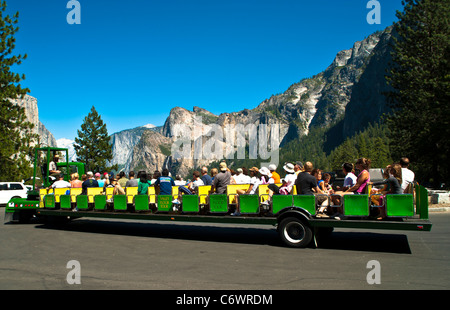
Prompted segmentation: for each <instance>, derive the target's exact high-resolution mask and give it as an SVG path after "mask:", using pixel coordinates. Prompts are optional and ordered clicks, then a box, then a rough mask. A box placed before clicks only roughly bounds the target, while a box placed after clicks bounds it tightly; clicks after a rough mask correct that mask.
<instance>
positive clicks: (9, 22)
mask: <svg viewBox="0 0 450 310" xmlns="http://www.w3.org/2000/svg"><path fill="white" fill-rule="evenodd" d="M5 12H6V2H5V1H2V2H1V3H0V167H1V169H0V180H1V181H20V180H21V179H25V178H27V177H30V176H31V175H32V167H31V165H30V162H31V161H32V157H33V155H34V154H33V150H32V148H31V145H32V144H33V143H34V142H35V140H36V139H37V135H35V134H33V133H32V130H33V127H34V125H33V124H31V123H30V122H27V120H26V116H25V109H24V108H22V107H19V106H18V105H16V104H15V103H13V102H11V99H21V98H23V96H24V95H25V94H26V93H28V92H29V89H27V88H22V87H21V85H20V84H19V83H20V82H21V81H22V80H23V79H25V75H22V76H20V75H19V74H18V73H14V72H12V71H11V67H13V66H14V65H20V64H21V63H22V60H23V59H26V55H11V54H12V53H13V50H14V48H15V41H16V40H15V38H14V35H15V33H16V32H17V31H18V30H19V27H17V26H16V25H17V23H18V18H19V13H18V12H17V13H16V14H14V15H13V17H12V18H11V17H10V16H9V15H5Z"/></svg>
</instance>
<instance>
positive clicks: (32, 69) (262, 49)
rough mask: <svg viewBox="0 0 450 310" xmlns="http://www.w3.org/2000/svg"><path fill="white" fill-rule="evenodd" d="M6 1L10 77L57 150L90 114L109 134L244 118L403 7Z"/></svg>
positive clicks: (394, 0)
mask: <svg viewBox="0 0 450 310" xmlns="http://www.w3.org/2000/svg"><path fill="white" fill-rule="evenodd" d="M368 2H369V1H368V0H342V1H331V0H316V1H303V0H296V1H294V0H289V1H288V0H276V1H272V0H258V1H256V0H228V1H216V0H207V1H204V0H191V1H187V0H184V1H181V0H180V1H178V0H164V1H162V0H157V1H155V0H130V1H119V0H107V1H106V0H79V3H80V4H81V24H79V25H76V24H75V25H69V24H68V23H67V20H66V16H67V14H68V13H69V12H70V9H67V8H66V5H67V3H68V0H45V1H30V0H7V4H8V12H9V13H15V12H16V11H19V13H20V17H19V25H18V26H19V27H20V30H19V32H18V33H17V34H16V50H15V54H18V53H20V54H23V53H27V54H28V58H27V59H26V60H25V61H24V62H23V63H22V65H20V66H17V67H14V68H13V69H14V71H15V72H18V73H21V74H22V73H24V74H25V75H26V79H25V80H24V81H23V82H22V86H25V87H28V88H29V89H30V90H31V92H30V95H32V96H34V97H36V98H37V99H38V107H39V117H40V119H41V121H42V122H43V124H44V125H45V126H46V127H47V128H48V129H49V130H50V131H51V132H52V133H53V134H54V136H55V138H56V139H60V138H69V139H74V138H75V137H76V135H77V130H78V129H80V127H81V124H82V122H83V119H84V117H85V116H87V114H88V113H89V111H90V109H91V107H92V106H95V108H96V109H97V111H98V112H99V113H100V114H101V116H102V118H103V120H104V121H105V123H106V124H107V128H108V132H109V133H110V134H112V133H114V132H118V131H121V130H124V129H129V128H134V127H137V126H141V125H145V124H149V123H151V124H155V125H163V124H164V121H165V119H166V117H167V116H168V115H169V112H170V110H171V109H172V108H173V107H176V106H180V107H184V108H186V109H189V110H191V109H192V108H193V107H194V106H199V107H202V108H205V109H207V110H209V111H211V112H213V113H215V114H220V113H224V112H237V111H240V110H243V109H244V108H249V109H251V108H254V107H256V106H258V105H259V104H260V103H261V102H262V101H263V100H264V99H266V98H269V97H270V96H271V95H272V94H277V93H282V92H284V91H285V90H286V89H288V88H289V86H290V85H292V84H293V83H296V82H298V81H300V80H301V79H303V78H306V77H311V76H313V75H315V74H317V73H319V72H321V71H323V70H324V69H326V68H327V66H328V65H330V64H331V62H332V61H333V59H334V57H335V56H336V53H337V52H339V51H341V50H343V49H349V48H351V47H352V46H353V43H354V42H355V41H359V40H362V39H364V38H365V37H367V36H369V35H370V34H372V33H373V32H375V31H377V30H381V29H384V28H386V27H387V26H389V25H391V24H392V23H393V22H394V21H396V20H397V18H396V17H395V12H396V10H402V5H401V0H379V3H380V4H381V24H380V25H369V24H368V23H367V20H366V17H367V14H368V13H369V12H370V9H367V8H366V6H367V3H368Z"/></svg>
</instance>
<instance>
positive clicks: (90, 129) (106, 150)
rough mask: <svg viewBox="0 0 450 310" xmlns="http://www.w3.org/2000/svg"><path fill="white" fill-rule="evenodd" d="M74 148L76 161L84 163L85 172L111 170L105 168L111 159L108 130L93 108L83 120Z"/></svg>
mask: <svg viewBox="0 0 450 310" xmlns="http://www.w3.org/2000/svg"><path fill="white" fill-rule="evenodd" d="M74 148H75V152H76V154H77V157H78V160H79V161H81V162H84V163H85V165H86V169H87V171H93V172H104V171H106V170H109V169H110V168H111V167H108V166H107V162H109V161H111V160H112V158H113V154H112V148H111V145H110V138H109V135H108V130H107V129H106V124H104V123H103V120H102V118H101V117H100V115H99V114H98V113H97V111H96V110H95V107H92V108H91V112H90V113H89V114H88V116H86V117H85V118H84V122H83V124H82V125H81V130H78V137H77V138H75V144H74Z"/></svg>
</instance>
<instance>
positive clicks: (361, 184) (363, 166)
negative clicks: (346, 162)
mask: <svg viewBox="0 0 450 310" xmlns="http://www.w3.org/2000/svg"><path fill="white" fill-rule="evenodd" d="M370 163H371V161H370V159H367V158H360V159H358V160H357V161H356V164H355V168H356V169H357V170H359V171H360V173H359V175H358V177H357V178H356V184H355V185H353V186H352V187H350V188H349V189H347V190H345V191H340V192H336V193H335V195H341V196H342V195H348V194H364V193H365V192H366V190H367V185H368V183H369V182H370V174H369V171H368V170H369V168H370Z"/></svg>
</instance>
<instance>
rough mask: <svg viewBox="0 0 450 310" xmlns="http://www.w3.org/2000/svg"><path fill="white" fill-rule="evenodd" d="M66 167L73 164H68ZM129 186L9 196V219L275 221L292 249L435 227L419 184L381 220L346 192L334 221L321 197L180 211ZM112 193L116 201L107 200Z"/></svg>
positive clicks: (243, 199)
mask: <svg viewBox="0 0 450 310" xmlns="http://www.w3.org/2000/svg"><path fill="white" fill-rule="evenodd" d="M47 151H48V150H47ZM65 165H66V166H67V167H68V166H69V164H68V163H66V164H65ZM35 167H36V165H35ZM35 170H36V168H35ZM34 188H35V187H34ZM131 189H134V188H130V192H132V193H133V194H128V195H115V196H108V195H107V193H106V194H105V193H102V192H101V191H102V189H99V188H97V189H95V191H94V190H93V192H91V193H90V192H89V191H88V195H80V194H71V193H70V192H66V191H65V190H62V193H61V194H58V193H56V192H55V193H53V194H44V195H37V193H36V190H33V191H30V192H29V197H28V198H27V199H11V201H10V202H9V203H8V204H7V206H6V208H5V212H6V215H5V221H11V220H13V221H16V220H18V221H19V222H26V221H27V220H29V219H30V218H31V217H32V216H38V217H44V218H61V219H69V218H70V219H75V218H81V217H86V218H116V219H132V220H149V221H169V222H173V221H177V222H207V223H225V224H227V223H228V224H249V225H251V224H255V225H272V226H277V230H278V232H279V235H280V237H281V239H282V241H283V242H284V243H285V244H286V245H288V246H291V247H306V246H308V245H309V244H310V243H311V242H312V241H313V240H314V241H316V238H315V237H316V236H317V235H318V233H319V232H320V231H330V230H332V229H333V228H356V229H373V230H378V229H382V230H404V231H406V230H409V231H431V227H432V223H431V222H430V221H429V218H428V192H427V190H426V188H424V187H423V186H420V185H417V186H415V190H414V194H415V195H413V194H403V195H386V199H385V207H386V211H387V216H388V217H387V219H385V220H382V221H378V220H372V219H370V218H369V215H370V208H371V206H370V196H369V195H345V196H344V197H343V199H342V207H343V211H344V216H345V218H344V219H342V220H336V219H321V218H316V217H315V215H316V209H317V196H305V195H274V196H273V197H272V206H271V208H270V210H269V211H265V210H263V209H262V208H261V201H262V200H264V199H263V196H264V195H265V194H262V195H240V196H238V197H237V198H236V196H235V194H234V193H231V194H230V193H228V194H223V195H217V194H211V195H209V196H207V197H206V195H204V194H200V195H183V197H182V205H181V208H180V210H178V211H174V209H173V205H172V200H173V198H174V196H175V195H174V196H172V195H157V194H156V193H154V188H153V192H152V193H150V191H149V194H148V195H137V194H136V191H131ZM67 190H69V189H67ZM88 190H89V189H88ZM174 190H176V188H174ZM127 192H128V188H127ZM109 197H111V198H112V202H108V200H109V199H108V198H109ZM175 197H176V196H175ZM233 199H234V200H233ZM236 199H239V204H238V207H237V211H238V212H239V215H235V216H233V215H231V214H230V212H231V211H230V210H234V209H235V202H236Z"/></svg>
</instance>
